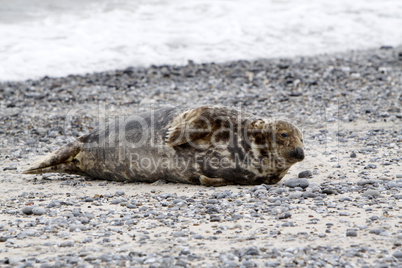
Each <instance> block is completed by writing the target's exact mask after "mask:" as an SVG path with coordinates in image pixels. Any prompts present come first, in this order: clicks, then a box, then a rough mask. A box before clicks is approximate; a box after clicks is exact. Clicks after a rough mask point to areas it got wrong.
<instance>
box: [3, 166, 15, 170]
mask: <svg viewBox="0 0 402 268" xmlns="http://www.w3.org/2000/svg"><path fill="white" fill-rule="evenodd" d="M7 170H17V168H16V167H5V168H3V171H7Z"/></svg>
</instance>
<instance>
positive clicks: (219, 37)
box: [0, 0, 402, 81]
mask: <svg viewBox="0 0 402 268" xmlns="http://www.w3.org/2000/svg"><path fill="white" fill-rule="evenodd" d="M401 29H402V1H400V0H381V1H378V0H353V1H351V0H337V1H323V0H247V1H244V0H187V1H183V0H143V1H141V0H136V1H135V0H131V1H130V0H114V1H106V0H58V1H54V0H13V1H9V0H0V81H5V80H24V79H29V78H39V77H41V76H45V75H47V76H65V75H68V74H85V73H88V72H95V71H105V70H113V69H121V68H126V67H128V66H149V65H152V64H155V65H161V64H180V65H181V64H186V63H187V61H188V60H193V61H194V62H197V63H201V62H212V61H213V62H224V61H230V60H239V59H245V60H252V59H258V58H272V57H292V56H296V55H314V54H322V53H331V52H337V51H346V50H350V49H366V48H373V47H379V46H382V45H391V46H396V45H401V44H402V30H401Z"/></svg>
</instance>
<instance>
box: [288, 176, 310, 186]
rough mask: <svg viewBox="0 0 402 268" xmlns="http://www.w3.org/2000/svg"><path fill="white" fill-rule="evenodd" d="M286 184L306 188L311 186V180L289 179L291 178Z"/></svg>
mask: <svg viewBox="0 0 402 268" xmlns="http://www.w3.org/2000/svg"><path fill="white" fill-rule="evenodd" d="M284 185H286V186H288V187H290V188H295V187H301V188H303V189H305V188H307V187H308V186H309V182H308V181H307V179H305V178H302V179H289V180H287V181H285V183H284Z"/></svg>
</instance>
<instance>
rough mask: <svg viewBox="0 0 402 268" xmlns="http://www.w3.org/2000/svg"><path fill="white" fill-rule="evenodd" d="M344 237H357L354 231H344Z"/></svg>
mask: <svg viewBox="0 0 402 268" xmlns="http://www.w3.org/2000/svg"><path fill="white" fill-rule="evenodd" d="M346 236H349V237H357V232H356V231H354V230H349V231H346Z"/></svg>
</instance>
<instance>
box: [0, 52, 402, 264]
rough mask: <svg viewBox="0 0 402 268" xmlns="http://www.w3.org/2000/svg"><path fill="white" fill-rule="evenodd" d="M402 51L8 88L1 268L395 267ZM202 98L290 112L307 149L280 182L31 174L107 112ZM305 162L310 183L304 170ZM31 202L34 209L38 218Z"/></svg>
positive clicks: (0, 153) (0, 112) (133, 72)
mask: <svg viewBox="0 0 402 268" xmlns="http://www.w3.org/2000/svg"><path fill="white" fill-rule="evenodd" d="M400 52H401V49H400V47H397V48H392V49H373V50H366V51H354V52H348V53H339V54H338V53H337V54H333V55H325V56H314V57H300V58H293V59H292V58H289V59H265V60H257V61H235V62H230V63H225V64H213V63H209V64H192V63H190V64H188V65H186V66H180V67H177V66H154V67H149V68H126V69H125V70H117V71H109V72H101V73H95V74H88V75H78V76H73V75H70V76H67V77H61V78H42V79H39V80H28V81H20V82H0V120H1V121H2V122H4V124H3V125H1V126H0V137H1V139H0V172H1V173H0V186H1V187H0V189H1V190H0V208H1V212H0V233H1V234H0V244H3V247H2V248H1V249H0V264H1V265H2V266H5V267H14V266H23V265H27V264H30V265H31V266H34V267H51V266H52V265H56V266H57V265H59V266H63V267H64V266H65V267H70V266H71V267H75V266H91V265H93V266H102V265H103V266H130V265H132V266H135V267H169V266H173V265H176V266H178V267H180V266H181V267H217V266H222V267H236V266H241V267H282V266H286V265H287V266H289V267H297V266H311V267H317V266H325V265H329V266H346V267H379V266H381V267H383V266H387V267H398V266H399V265H401V262H402V247H401V243H400V241H401V240H402V232H401V226H402V218H401V209H402V203H401V198H402V193H401V189H402V171H401V163H402V156H401V155H400V151H401V144H402V112H401V106H402V93H401V92H402V59H400V58H399V53H400ZM192 104H200V105H201V104H222V105H226V106H231V107H237V108H239V109H245V110H247V111H249V112H254V113H255V114H256V115H258V116H264V117H274V118H285V119H287V120H289V121H291V122H293V123H295V124H296V125H298V126H299V127H300V128H301V129H302V131H303V134H304V139H305V147H306V159H305V160H304V161H303V162H301V163H298V164H296V165H295V166H293V167H292V168H291V169H290V172H289V174H287V175H286V176H285V177H284V178H283V179H282V180H281V181H280V182H279V183H278V184H275V185H269V186H267V185H258V186H241V187H239V186H224V187H216V188H214V187H203V186H195V185H185V184H170V183H168V184H166V183H164V184H163V183H162V184H146V183H132V184H125V183H118V182H106V181H101V180H90V179H87V178H84V177H81V176H71V175H60V174H46V175H39V176H38V175H36V176H34V175H22V174H21V171H22V170H24V169H25V168H26V166H28V164H29V163H30V162H31V161H32V160H34V159H37V158H38V157H39V156H40V155H44V154H46V153H47V152H50V151H53V150H55V149H57V148H58V147H60V146H61V145H64V144H66V143H67V142H68V141H71V140H72V139H74V137H78V136H80V135H83V134H86V133H89V132H90V131H91V130H92V129H93V128H94V127H96V126H97V125H98V124H99V122H109V121H110V120H114V119H116V118H119V117H121V116H122V115H129V114H134V113H137V112H142V111H145V110H149V109H152V108H153V107H159V106H165V105H177V106H179V105H192ZM305 170H310V171H311V172H312V174H313V176H312V178H308V179H298V174H299V173H300V172H302V171H305ZM298 180H303V183H304V184H303V185H304V186H303V187H300V185H299V184H298V183H300V181H298ZM32 206H34V207H37V208H38V209H37V210H36V211H37V212H35V214H29V213H26V211H27V209H28V210H29V208H27V207H31V208H32ZM23 211H25V212H23ZM161 245H163V247H161ZM28 266H29V265H28Z"/></svg>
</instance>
